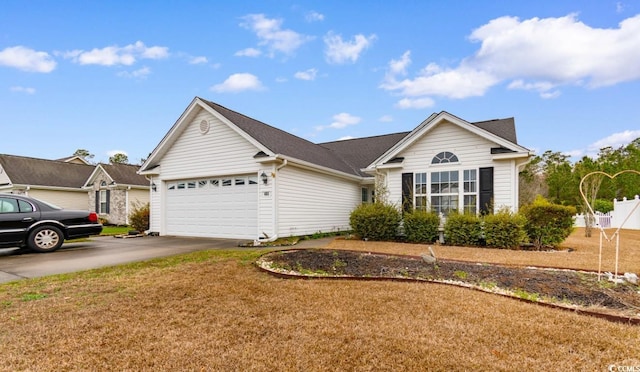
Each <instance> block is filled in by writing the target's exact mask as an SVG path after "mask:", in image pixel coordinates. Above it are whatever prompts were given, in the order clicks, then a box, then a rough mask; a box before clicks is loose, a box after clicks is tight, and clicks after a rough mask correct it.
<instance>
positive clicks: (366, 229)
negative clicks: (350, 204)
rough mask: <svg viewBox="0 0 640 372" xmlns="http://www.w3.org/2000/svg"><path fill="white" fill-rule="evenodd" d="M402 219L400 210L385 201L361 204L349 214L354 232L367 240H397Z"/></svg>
mask: <svg viewBox="0 0 640 372" xmlns="http://www.w3.org/2000/svg"><path fill="white" fill-rule="evenodd" d="M400 220H401V215H400V211H398V209H397V208H396V207H394V206H392V205H389V204H383V203H365V204H360V205H359V206H358V207H356V209H354V210H353V211H352V212H351V215H350V216H349V223H350V224H351V228H352V229H353V232H354V233H355V234H356V235H358V236H359V237H360V238H362V239H367V240H381V241H389V240H395V238H396V235H397V233H398V226H399V225H400Z"/></svg>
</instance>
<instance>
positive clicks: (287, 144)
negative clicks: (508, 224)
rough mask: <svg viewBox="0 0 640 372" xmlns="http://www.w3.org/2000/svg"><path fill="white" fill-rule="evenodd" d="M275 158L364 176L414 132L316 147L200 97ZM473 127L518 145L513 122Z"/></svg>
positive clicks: (480, 123)
mask: <svg viewBox="0 0 640 372" xmlns="http://www.w3.org/2000/svg"><path fill="white" fill-rule="evenodd" d="M198 98H199V99H200V100H202V102H204V103H206V104H207V105H209V106H210V107H211V108H212V109H214V110H215V111H217V112H218V113H220V114H221V115H223V116H224V117H226V118H227V119H228V120H229V121H231V122H232V123H233V124H235V125H236V126H237V127H238V128H240V129H241V130H243V131H244V132H245V133H247V134H248V135H249V136H251V137H253V138H254V139H255V140H256V141H258V142H260V143H261V144H262V145H264V146H265V147H266V148H268V149H269V150H270V151H271V152H273V153H274V154H282V155H284V156H289V157H292V158H295V159H299V160H303V161H307V162H309V163H312V164H316V165H320V166H324V167H327V168H330V169H334V170H338V171H341V172H344V173H347V174H353V175H358V176H364V174H363V173H362V172H360V169H362V168H365V167H367V166H369V165H370V164H371V163H372V162H373V161H374V160H376V159H377V158H378V157H380V156H381V155H382V154H384V153H385V152H386V151H387V150H389V149H390V148H391V147H392V146H393V145H395V144H396V143H398V141H400V140H401V139H402V138H404V137H405V136H406V135H408V134H409V133H411V132H401V133H394V134H388V135H381V136H373V137H366V138H356V139H351V140H344V141H334V142H326V143H319V144H315V143H313V142H310V141H307V140H305V139H302V138H300V137H297V136H295V135H293V134H290V133H287V132H285V131H283V130H281V129H278V128H275V127H272V126H270V125H268V124H265V123H263V122H260V121H258V120H255V119H252V118H250V117H248V116H246V115H243V114H240V113H238V112H236V111H233V110H230V109H228V108H226V107H224V106H221V105H219V104H217V103H214V102H211V101H208V100H205V99H203V98H200V97H198ZM471 124H472V125H474V126H476V127H478V128H480V129H482V130H485V131H487V132H489V133H492V134H494V135H496V136H499V137H501V138H504V139H506V140H507V141H510V142H512V143H514V144H517V139H516V130H515V121H514V119H513V118H507V119H497V120H488V121H480V122H476V123H471Z"/></svg>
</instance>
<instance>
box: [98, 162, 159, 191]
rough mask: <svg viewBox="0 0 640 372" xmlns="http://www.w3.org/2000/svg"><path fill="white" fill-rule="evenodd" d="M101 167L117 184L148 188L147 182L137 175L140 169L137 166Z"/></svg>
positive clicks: (115, 165) (105, 165)
mask: <svg viewBox="0 0 640 372" xmlns="http://www.w3.org/2000/svg"><path fill="white" fill-rule="evenodd" d="M101 166H102V168H103V169H104V170H105V172H107V174H109V176H111V178H112V179H113V180H114V181H115V182H116V183H117V184H121V185H138V186H149V180H147V179H146V178H145V177H144V176H141V175H139V174H138V173H137V172H138V169H140V166H138V165H130V164H101Z"/></svg>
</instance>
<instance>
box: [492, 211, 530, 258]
mask: <svg viewBox="0 0 640 372" xmlns="http://www.w3.org/2000/svg"><path fill="white" fill-rule="evenodd" d="M483 222H484V223H483V231H484V238H485V243H486V245H487V246H488V247H493V248H507V249H518V248H519V247H520V244H522V243H525V242H526V241H527V233H526V231H525V229H524V226H525V224H526V222H527V221H526V219H525V218H524V216H522V215H520V214H516V213H513V212H511V211H510V210H508V209H501V210H500V211H498V213H495V214H488V215H486V216H484V221H483Z"/></svg>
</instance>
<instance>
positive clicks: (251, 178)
mask: <svg viewBox="0 0 640 372" xmlns="http://www.w3.org/2000/svg"><path fill="white" fill-rule="evenodd" d="M257 184H258V177H257V176H249V185H257Z"/></svg>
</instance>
